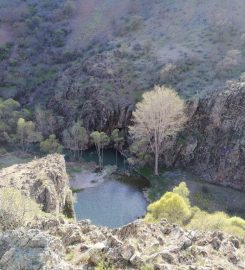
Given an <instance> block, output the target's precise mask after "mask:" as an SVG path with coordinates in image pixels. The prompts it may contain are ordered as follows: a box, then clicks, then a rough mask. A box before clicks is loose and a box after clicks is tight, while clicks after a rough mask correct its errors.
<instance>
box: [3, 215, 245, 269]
mask: <svg viewBox="0 0 245 270" xmlns="http://www.w3.org/2000/svg"><path fill="white" fill-rule="evenodd" d="M244 254H245V241H244V239H239V238H236V237H233V236H229V235H225V234H223V233H221V232H208V233H207V232H206V233H204V232H199V231H186V230H183V229H182V228H180V227H179V226H177V225H174V224H169V223H168V222H167V221H166V220H162V221H161V222H159V223H157V224H147V223H145V222H144V221H143V220H137V221H135V222H133V223H131V224H128V225H126V226H124V227H122V228H118V229H108V228H105V227H96V226H94V225H92V224H90V222H89V221H87V220H84V221H81V222H78V223H73V222H67V221H65V220H63V219H55V218H54V219H48V220H43V221H41V222H39V223H38V224H37V225H35V227H32V228H26V229H19V230H15V231H8V232H4V233H0V269H2V270H13V269H26V270H29V269H30V270H37V269H45V270H49V269H59V270H70V269H71V270H73V269H74V270H75V269H77V270H78V269H94V267H95V265H97V264H98V263H99V262H101V261H106V262H107V265H108V266H107V267H108V268H104V269H108V270H109V269H118V270H120V269H131V270H139V269H143V268H142V267H145V266H148V267H150V266H151V267H152V268H149V269H156V270H172V269H173V270H176V269H183V270H184V269H185V270H187V269H188V270H221V269H223V270H226V269H245V257H244ZM20 255H21V256H20ZM67 260H69V262H67ZM109 265H110V266H109ZM17 266H18V267H19V268H16V267H17ZM112 266H113V267H114V268H110V267H112Z"/></svg>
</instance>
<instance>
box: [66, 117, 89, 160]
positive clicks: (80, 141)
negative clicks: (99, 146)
mask: <svg viewBox="0 0 245 270" xmlns="http://www.w3.org/2000/svg"><path fill="white" fill-rule="evenodd" d="M62 137H63V144H64V146H65V148H66V149H68V150H70V151H71V152H72V153H73V156H74V158H75V159H79V158H80V157H81V156H82V152H83V151H84V150H85V149H87V147H88V143H89V135H88V132H87V130H86V129H85V128H84V127H83V126H81V123H80V122H79V121H78V122H75V123H74V124H73V125H72V126H71V127H70V128H68V129H65V130H64V131H63V133H62Z"/></svg>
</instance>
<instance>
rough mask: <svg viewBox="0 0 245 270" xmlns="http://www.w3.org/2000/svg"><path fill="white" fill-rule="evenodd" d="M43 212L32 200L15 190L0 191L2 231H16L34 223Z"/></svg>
mask: <svg viewBox="0 0 245 270" xmlns="http://www.w3.org/2000/svg"><path fill="white" fill-rule="evenodd" d="M42 214H43V212H42V211H41V209H40V206H39V205H38V204H37V203H36V202H34V201H33V200H32V199H31V198H29V197H27V196H24V195H23V194H22V193H21V191H19V190H17V189H14V188H1V189H0V229H2V230H7V229H15V228H17V227H20V226H25V225H26V224H27V223H29V222H32V221H34V219H35V218H36V217H38V216H41V215H42Z"/></svg>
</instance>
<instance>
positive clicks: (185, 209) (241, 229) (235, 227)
mask: <svg viewBox="0 0 245 270" xmlns="http://www.w3.org/2000/svg"><path fill="white" fill-rule="evenodd" d="M147 210H148V212H147V214H146V217H145V221H147V222H157V221H160V220H161V219H162V218H166V219H168V221H169V222H172V223H177V224H180V225H182V226H184V227H186V228H188V229H196V230H203V231H217V230H220V231H224V232H226V233H230V234H234V235H237V236H241V237H245V220H244V219H242V218H239V217H230V216H229V215H227V214H225V213H224V212H214V213H208V212H206V211H202V210H201V209H200V208H198V207H194V206H191V204H190V201H189V190H188V188H187V186H186V184H185V183H184V182H182V183H180V185H179V186H177V187H175V188H174V189H173V191H172V192H167V193H165V194H164V195H163V196H162V197H161V198H160V199H159V200H158V201H156V202H153V203H151V204H150V205H149V206H148V209H147Z"/></svg>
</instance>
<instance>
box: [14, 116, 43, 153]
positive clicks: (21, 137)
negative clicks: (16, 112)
mask: <svg viewBox="0 0 245 270" xmlns="http://www.w3.org/2000/svg"><path fill="white" fill-rule="evenodd" d="M17 139H18V141H19V143H20V145H21V147H22V150H23V151H27V150H28V148H29V146H30V145H31V144H33V143H37V142H40V141H41V140H42V135H41V133H40V132H37V131H36V126H35V124H34V123H33V122H32V121H26V120H25V119H24V118H19V120H18V122H17Z"/></svg>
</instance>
